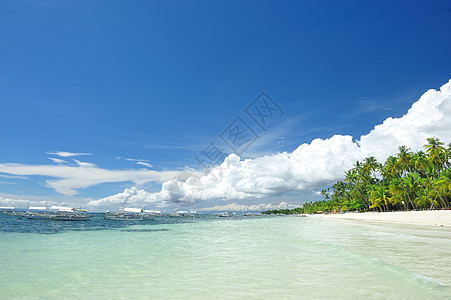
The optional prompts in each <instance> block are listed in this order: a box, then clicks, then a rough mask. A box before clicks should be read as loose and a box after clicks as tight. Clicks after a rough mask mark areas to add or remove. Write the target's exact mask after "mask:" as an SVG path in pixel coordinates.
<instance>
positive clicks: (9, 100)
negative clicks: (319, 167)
mask: <svg viewBox="0 0 451 300" xmlns="http://www.w3.org/2000/svg"><path fill="white" fill-rule="evenodd" d="M0 14H1V17H0V28H1V29H0V41H2V42H1V43H0V145H1V146H0V164H2V163H3V164H11V163H15V164H21V165H23V166H38V165H39V166H49V165H67V166H76V167H83V166H82V165H80V164H77V162H76V161H74V160H73V159H76V160H78V161H81V162H87V163H91V164H95V165H96V166H97V167H98V168H101V169H102V170H138V169H141V168H146V169H149V170H155V171H157V172H171V171H174V172H176V171H182V170H187V168H191V169H189V170H190V171H191V172H194V170H195V169H196V170H198V171H202V172H203V170H200V168H199V166H198V165H197V161H196V159H195V158H196V157H198V156H199V153H200V152H201V151H202V150H203V149H205V147H207V146H208V145H209V143H210V142H212V141H220V138H219V135H220V133H221V132H223V130H224V129H225V128H227V126H229V124H230V123H232V122H233V121H234V120H235V118H236V117H242V118H243V120H245V121H246V122H248V123H249V124H250V126H253V128H254V130H255V131H256V133H257V134H258V135H259V139H258V140H256V141H255V143H254V144H253V145H252V146H250V147H249V148H247V149H246V151H244V152H243V153H241V158H242V159H244V158H256V157H262V156H263V155H268V154H276V153H278V152H283V151H286V152H291V151H293V150H295V149H296V148H297V147H298V146H299V145H301V144H303V143H310V142H311V141H312V140H313V139H315V138H321V139H327V138H330V137H331V136H333V135H335V134H339V135H351V136H352V137H354V139H358V138H359V137H360V136H361V135H364V134H367V133H368V132H370V130H371V129H373V127H374V126H375V125H377V124H380V123H382V121H383V120H385V119H386V118H388V117H401V116H402V115H404V114H406V112H407V110H408V109H409V108H410V107H411V105H412V104H413V103H414V102H415V101H417V100H418V98H420V96H421V95H422V94H423V93H424V92H425V91H426V90H428V89H430V88H433V89H439V88H440V86H442V85H443V84H444V83H446V82H447V81H448V80H449V79H450V77H451V76H450V75H451V74H450V70H451V58H450V55H449V53H451V38H450V36H451V32H450V31H451V30H450V29H451V4H450V3H449V1H433V2H431V1H406V2H397V3H391V2H389V1H387V2H383V1H378V2H367V1H365V2H363V1H345V2H344V1H282V2H280V1H172V0H171V1H1V3H0ZM262 91H266V92H267V93H268V95H269V96H270V97H271V98H272V99H273V100H274V102H275V103H277V104H278V105H279V107H280V108H281V109H282V110H283V112H284V114H283V115H282V116H281V117H280V118H275V119H274V120H272V122H271V123H270V124H268V128H267V130H266V131H262V130H261V128H258V127H254V126H255V124H254V123H252V120H250V119H249V118H248V116H247V115H246V113H245V111H244V109H245V108H246V107H247V106H248V105H249V104H250V103H251V102H252V101H253V100H254V99H255V98H256V97H257V96H258V95H259V94H260V93H261V92H262ZM246 118H247V119H246ZM222 146H223V149H224V151H225V152H227V153H230V152H231V151H230V149H228V148H227V147H226V146H225V145H222ZM55 151H67V152H72V153H90V154H92V155H82V156H70V157H64V156H58V155H53V154H48V153H49V152H55ZM49 157H52V158H57V159H64V160H65V162H64V163H60V164H58V163H56V162H54V161H52V160H50V159H49ZM124 158H132V159H139V160H142V161H141V162H143V163H147V164H149V165H150V166H146V165H144V164H139V165H138V164H136V162H137V161H131V160H126V159H124ZM84 167H89V166H88V165H85V166H84ZM8 172H9V171H7V170H5V169H4V170H3V171H2V170H0V175H3V176H2V177H0V196H2V195H3V197H9V198H15V197H16V198H17V199H38V200H43V199H51V200H54V201H58V200H59V199H61V200H64V201H69V202H74V203H80V204H87V203H88V200H92V199H99V198H103V197H108V196H110V195H114V194H117V193H120V192H122V191H124V189H126V188H131V187H133V186H136V182H133V181H130V180H125V181H122V182H104V183H99V184H93V185H91V186H88V187H81V188H75V190H76V191H77V193H76V194H71V195H69V194H70V193H69V194H68V193H66V194H62V193H61V192H58V191H57V190H55V188H54V187H52V186H49V184H48V180H54V179H55V177H53V176H49V175H48V172H41V173H43V174H44V175H42V174H41V175H36V174H34V175H33V174H22V175H20V174H18V172H17V171H14V172H12V171H11V173H8ZM23 172H24V173H27V171H23ZM23 172H22V173H23ZM39 172H40V171H39ZM39 172H38V173H39ZM28 173H33V172H28ZM46 174H47V175H46ZM18 176H19V177H18ZM165 176H166V175H165ZM167 176H168V178H169V177H171V176H172V175H171V174H167ZM157 177H158V176H157ZM163 177H164V176H163ZM158 178H160V180H150V181H145V182H144V183H141V184H138V185H139V188H140V189H144V190H146V191H148V192H158V191H159V190H160V188H161V184H162V182H164V181H165V180H166V177H164V179H161V178H162V177H158ZM265 199H266V200H264V202H268V201H269V202H270V201H273V202H274V203H279V202H280V201H284V200H287V201H288V202H290V201H291V202H293V201H294V203H297V202H296V201H300V200H305V199H307V200H310V199H318V197H317V196H315V195H314V194H312V193H311V191H299V190H297V191H296V192H290V191H289V190H288V191H286V190H284V193H282V194H281V195H272V196H271V197H270V198H265ZM228 200H230V201H234V199H228ZM240 200H242V201H244V200H243V199H240ZM230 201H229V202H230ZM259 201H260V200H258V201H257V200H255V199H254V200H252V201H250V202H248V203H259ZM261 201H263V200H261ZM211 203H216V202H215V201H212V202H211ZM203 205H207V204H203Z"/></svg>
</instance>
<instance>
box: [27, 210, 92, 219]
mask: <svg viewBox="0 0 451 300" xmlns="http://www.w3.org/2000/svg"><path fill="white" fill-rule="evenodd" d="M25 217H26V218H27V219H29V220H50V221H88V220H90V219H91V217H92V216H91V215H90V214H88V211H87V210H82V209H76V208H72V207H65V206H51V207H50V208H47V207H45V206H42V207H29V208H28V210H27V213H26V214H25Z"/></svg>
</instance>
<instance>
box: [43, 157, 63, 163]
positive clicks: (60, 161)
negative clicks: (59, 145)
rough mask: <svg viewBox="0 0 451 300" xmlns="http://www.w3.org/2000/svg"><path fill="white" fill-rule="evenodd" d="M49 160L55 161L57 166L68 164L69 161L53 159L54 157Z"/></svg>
mask: <svg viewBox="0 0 451 300" xmlns="http://www.w3.org/2000/svg"><path fill="white" fill-rule="evenodd" d="M48 159H50V160H51V161H53V162H54V163H57V164H64V163H66V162H67V161H65V160H63V159H59V158H53V157H48Z"/></svg>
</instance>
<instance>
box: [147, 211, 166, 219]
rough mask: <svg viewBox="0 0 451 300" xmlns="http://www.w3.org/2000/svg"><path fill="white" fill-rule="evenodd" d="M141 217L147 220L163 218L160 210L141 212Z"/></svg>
mask: <svg viewBox="0 0 451 300" xmlns="http://www.w3.org/2000/svg"><path fill="white" fill-rule="evenodd" d="M143 215H144V216H143V217H144V219H146V218H147V219H149V218H156V217H162V216H164V214H163V212H162V211H161V210H146V209H145V210H143Z"/></svg>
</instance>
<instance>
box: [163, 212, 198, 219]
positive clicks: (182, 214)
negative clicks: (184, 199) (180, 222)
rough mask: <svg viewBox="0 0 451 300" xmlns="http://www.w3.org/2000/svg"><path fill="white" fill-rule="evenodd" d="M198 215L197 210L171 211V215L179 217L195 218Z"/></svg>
mask: <svg viewBox="0 0 451 300" xmlns="http://www.w3.org/2000/svg"><path fill="white" fill-rule="evenodd" d="M196 215H197V211H195V210H179V211H176V212H175V213H170V214H169V217H171V218H174V217H179V218H195V217H196Z"/></svg>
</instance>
